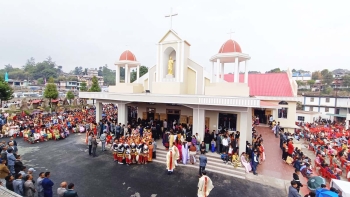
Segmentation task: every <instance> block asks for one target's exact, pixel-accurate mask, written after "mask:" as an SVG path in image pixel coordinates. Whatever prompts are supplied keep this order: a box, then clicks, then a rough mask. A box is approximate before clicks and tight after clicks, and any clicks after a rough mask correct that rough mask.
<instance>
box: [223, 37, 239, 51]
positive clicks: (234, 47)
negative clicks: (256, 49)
mask: <svg viewBox="0 0 350 197" xmlns="http://www.w3.org/2000/svg"><path fill="white" fill-rule="evenodd" d="M233 52H238V53H242V49H241V47H240V46H239V44H238V43H237V42H236V41H234V40H231V39H230V40H228V41H226V42H225V43H224V44H223V45H222V46H221V48H220V50H219V53H233Z"/></svg>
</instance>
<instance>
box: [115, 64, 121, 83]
mask: <svg viewBox="0 0 350 197" xmlns="http://www.w3.org/2000/svg"><path fill="white" fill-rule="evenodd" d="M116 66H117V67H116V69H115V83H116V84H117V83H120V67H119V65H116Z"/></svg>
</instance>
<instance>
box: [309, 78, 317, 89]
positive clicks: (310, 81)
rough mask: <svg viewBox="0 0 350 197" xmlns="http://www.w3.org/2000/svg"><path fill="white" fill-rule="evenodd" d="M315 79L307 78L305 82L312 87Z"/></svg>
mask: <svg viewBox="0 0 350 197" xmlns="http://www.w3.org/2000/svg"><path fill="white" fill-rule="evenodd" d="M315 83H316V82H315V80H312V79H311V80H309V81H307V84H309V85H310V87H313V86H314V85H315Z"/></svg>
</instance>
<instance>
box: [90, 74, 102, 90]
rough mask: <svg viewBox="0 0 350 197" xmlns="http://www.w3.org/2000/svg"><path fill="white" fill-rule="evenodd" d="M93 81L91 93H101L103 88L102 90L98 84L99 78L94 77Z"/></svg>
mask: <svg viewBox="0 0 350 197" xmlns="http://www.w3.org/2000/svg"><path fill="white" fill-rule="evenodd" d="M91 81H92V85H91V88H90V90H89V92H101V88H100V85H99V84H98V79H97V77H96V76H93V77H92V79H91Z"/></svg>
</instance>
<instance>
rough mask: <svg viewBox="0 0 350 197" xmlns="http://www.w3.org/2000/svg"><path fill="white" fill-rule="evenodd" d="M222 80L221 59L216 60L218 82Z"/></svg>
mask: <svg viewBox="0 0 350 197" xmlns="http://www.w3.org/2000/svg"><path fill="white" fill-rule="evenodd" d="M219 82H220V59H217V60H216V83H219Z"/></svg>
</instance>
